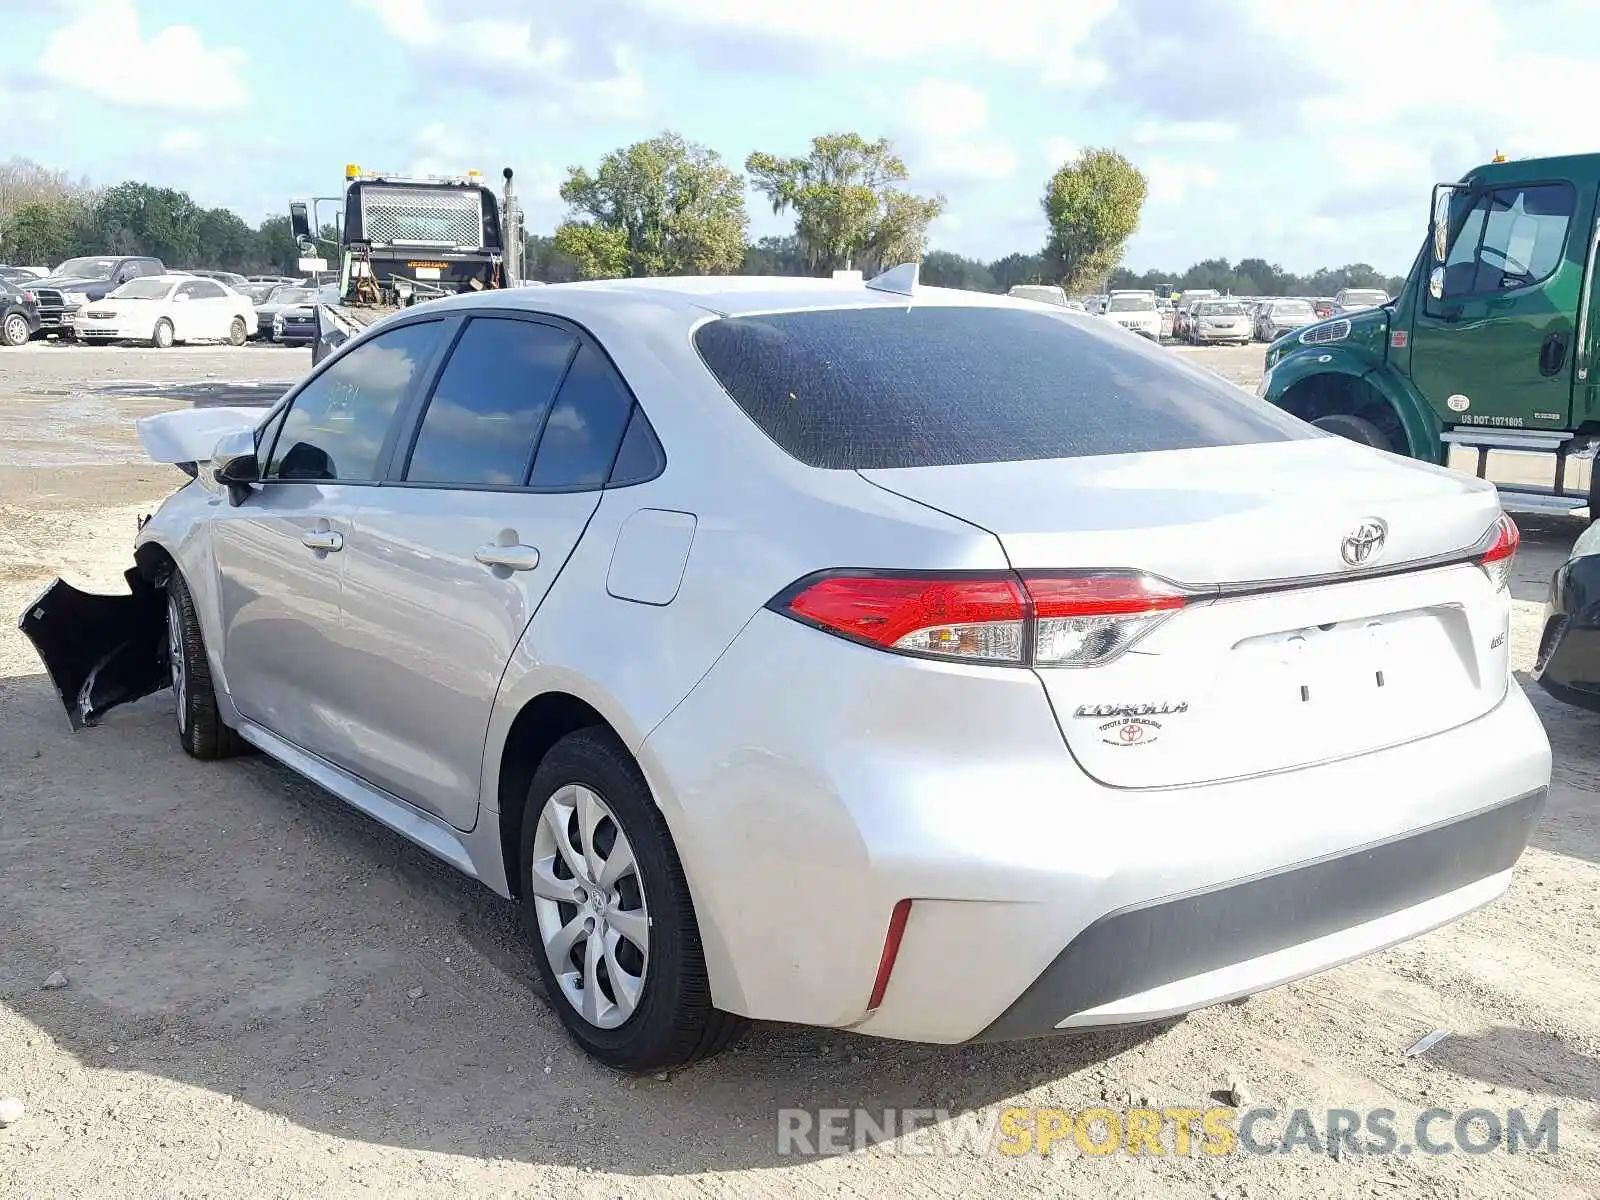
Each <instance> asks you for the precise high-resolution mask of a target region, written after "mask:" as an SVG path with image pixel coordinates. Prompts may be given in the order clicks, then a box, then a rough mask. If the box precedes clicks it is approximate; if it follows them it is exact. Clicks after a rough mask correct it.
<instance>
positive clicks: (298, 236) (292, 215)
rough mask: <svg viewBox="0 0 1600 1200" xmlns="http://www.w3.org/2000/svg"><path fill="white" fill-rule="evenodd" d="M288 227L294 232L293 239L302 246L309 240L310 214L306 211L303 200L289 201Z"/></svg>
mask: <svg viewBox="0 0 1600 1200" xmlns="http://www.w3.org/2000/svg"><path fill="white" fill-rule="evenodd" d="M289 228H290V230H291V231H292V232H293V233H294V240H295V241H297V242H299V243H300V244H301V245H302V246H303V245H305V244H306V243H308V242H310V241H311V215H310V213H308V212H307V211H306V202H305V201H304V200H294V201H291V202H290V204H289Z"/></svg>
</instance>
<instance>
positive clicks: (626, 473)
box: [606, 405, 667, 487]
mask: <svg viewBox="0 0 1600 1200" xmlns="http://www.w3.org/2000/svg"><path fill="white" fill-rule="evenodd" d="M666 465H667V456H666V455H665V454H664V453H663V452H662V450H661V443H660V442H659V441H657V440H656V431H655V430H654V429H651V428H650V422H649V420H648V419H647V418H646V417H645V415H644V410H643V409H642V408H639V407H638V406H637V405H636V406H635V407H634V410H633V415H632V416H631V417H629V418H628V432H627V433H625V434H623V435H622V448H621V449H620V450H618V451H617V461H616V462H614V463H613V464H612V465H611V478H610V479H609V480H607V482H606V486H607V487H626V486H628V484H630V483H644V482H645V481H646V480H650V479H654V478H655V477H656V476H657V475H659V474H661V471H662V469H663V468H664V467H665V466H666Z"/></svg>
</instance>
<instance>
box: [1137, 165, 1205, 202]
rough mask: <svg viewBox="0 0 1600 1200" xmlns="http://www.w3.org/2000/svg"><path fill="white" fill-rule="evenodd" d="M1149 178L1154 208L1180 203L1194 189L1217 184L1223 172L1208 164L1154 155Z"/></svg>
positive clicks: (1198, 189) (1150, 200)
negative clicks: (1173, 159)
mask: <svg viewBox="0 0 1600 1200" xmlns="http://www.w3.org/2000/svg"><path fill="white" fill-rule="evenodd" d="M1144 173H1145V177H1146V178H1147V179H1148V180H1149V183H1150V191H1149V197H1148V199H1149V202H1150V205H1151V207H1159V206H1161V205H1170V204H1180V203H1182V202H1183V200H1184V199H1185V198H1186V197H1187V196H1188V195H1189V194H1190V193H1191V192H1194V191H1200V190H1203V189H1205V188H1212V187H1216V186H1217V183H1218V181H1219V180H1220V179H1221V178H1222V174H1221V172H1219V171H1218V170H1217V169H1216V168H1215V167H1212V166H1207V165H1206V164H1205V163H1185V162H1172V161H1170V160H1169V159H1165V158H1152V159H1151V160H1150V161H1149V163H1147V164H1146V166H1145V168H1144Z"/></svg>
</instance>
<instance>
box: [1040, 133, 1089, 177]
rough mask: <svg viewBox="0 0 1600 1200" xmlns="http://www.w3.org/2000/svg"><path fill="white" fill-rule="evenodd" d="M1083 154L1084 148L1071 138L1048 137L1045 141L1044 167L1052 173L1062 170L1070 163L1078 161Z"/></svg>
mask: <svg viewBox="0 0 1600 1200" xmlns="http://www.w3.org/2000/svg"><path fill="white" fill-rule="evenodd" d="M1082 153H1083V147H1082V146H1080V145H1078V143H1077V142H1075V141H1073V140H1072V139H1071V138H1065V137H1061V136H1060V135H1059V134H1058V135H1056V136H1054V137H1047V138H1045V140H1044V165H1045V166H1047V167H1049V168H1050V170H1051V171H1057V170H1060V169H1061V167H1063V166H1065V165H1066V164H1067V163H1069V162H1073V161H1074V160H1076V159H1077V157H1078V155H1080V154H1082Z"/></svg>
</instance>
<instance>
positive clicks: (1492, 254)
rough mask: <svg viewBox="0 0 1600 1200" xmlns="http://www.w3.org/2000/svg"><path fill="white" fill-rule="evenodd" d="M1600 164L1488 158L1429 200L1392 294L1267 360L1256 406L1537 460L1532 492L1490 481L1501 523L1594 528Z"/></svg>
mask: <svg viewBox="0 0 1600 1200" xmlns="http://www.w3.org/2000/svg"><path fill="white" fill-rule="evenodd" d="M1597 248H1600V153H1594V154H1579V155H1569V156H1563V157H1553V158H1526V159H1519V160H1516V161H1508V160H1507V158H1506V156H1505V155H1503V154H1498V153H1497V154H1496V155H1495V157H1494V159H1493V161H1492V162H1489V163H1486V164H1484V165H1483V166H1480V167H1476V168H1474V169H1473V170H1471V171H1469V172H1468V173H1467V174H1466V175H1465V176H1463V177H1462V178H1461V179H1460V180H1459V181H1457V182H1454V183H1440V184H1436V185H1435V186H1434V188H1433V203H1432V206H1431V208H1430V209H1429V218H1428V232H1427V237H1426V238H1425V240H1424V241H1423V244H1422V247H1421V249H1420V250H1419V251H1418V254H1417V257H1416V260H1415V262H1414V263H1413V264H1412V267H1411V271H1410V274H1409V275H1408V276H1407V277H1406V283H1405V286H1404V288H1402V289H1401V291H1400V294H1399V295H1398V296H1396V297H1395V298H1394V299H1392V300H1390V301H1389V302H1387V303H1385V304H1382V305H1379V306H1377V307H1375V308H1370V309H1366V310H1364V311H1358V312H1344V313H1335V314H1333V316H1332V317H1331V318H1330V319H1327V320H1322V321H1318V322H1317V323H1315V324H1312V325H1308V326H1306V327H1304V328H1302V329H1299V330H1296V331H1295V332H1293V333H1289V334H1286V335H1285V336H1283V337H1281V338H1279V339H1278V340H1277V341H1275V342H1273V343H1272V345H1271V346H1269V347H1268V348H1267V353H1266V364H1265V366H1266V371H1265V374H1264V375H1263V378H1262V381H1261V385H1260V387H1259V388H1258V389H1257V394H1258V395H1260V396H1261V397H1263V398H1264V399H1266V400H1267V401H1269V402H1270V403H1272V404H1274V405H1276V406H1278V407H1279V408H1282V409H1285V410H1286V411H1288V412H1291V413H1293V414H1294V415H1295V416H1297V417H1300V418H1301V419H1303V420H1307V421H1310V422H1311V423H1312V424H1313V425H1317V426H1319V427H1321V428H1322V429H1325V430H1327V431H1328V432H1330V433H1335V434H1339V435H1342V436H1344V437H1347V438H1351V439H1353V440H1355V441H1358V442H1363V443H1365V444H1366V445H1369V446H1374V447H1377V448H1378V449H1380V450H1387V451H1390V452H1391V453H1395V454H1401V455H1406V456H1408V457H1411V458H1416V459H1421V460H1423V461H1426V462H1431V463H1438V464H1440V465H1443V466H1448V465H1449V460H1450V453H1451V451H1452V450H1453V449H1455V448H1458V447H1459V448H1462V449H1463V450H1465V451H1467V452H1469V453H1475V454H1476V471H1477V474H1478V476H1479V477H1480V478H1488V477H1489V476H1488V468H1489V455H1490V453H1491V452H1492V451H1496V450H1500V451H1506V450H1511V451H1522V452H1526V453H1530V454H1536V455H1540V456H1542V457H1543V458H1544V459H1546V460H1547V461H1548V463H1549V465H1550V481H1549V482H1548V483H1544V484H1535V483H1527V482H1501V481H1499V480H1495V481H1494V482H1495V485H1496V487H1497V488H1498V489H1499V491H1500V496H1501V502H1502V504H1503V505H1504V506H1505V508H1506V510H1507V511H1509V512H1517V513H1556V514H1572V513H1576V512H1577V511H1578V510H1580V509H1583V508H1587V509H1588V510H1589V517H1590V519H1591V520H1594V519H1596V518H1600V471H1595V470H1591V472H1590V476H1589V484H1588V486H1587V487H1586V488H1574V487H1573V486H1571V485H1570V484H1569V482H1568V478H1567V476H1568V463H1569V460H1570V459H1572V458H1574V457H1586V456H1590V455H1592V454H1593V452H1594V450H1595V448H1596V446H1597V445H1600V354H1597V350H1596V344H1595V343H1596V325H1597V323H1600V312H1597V311H1596V310H1597V306H1600V296H1597V295H1596V289H1595V255H1596V250H1597Z"/></svg>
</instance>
